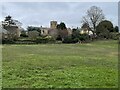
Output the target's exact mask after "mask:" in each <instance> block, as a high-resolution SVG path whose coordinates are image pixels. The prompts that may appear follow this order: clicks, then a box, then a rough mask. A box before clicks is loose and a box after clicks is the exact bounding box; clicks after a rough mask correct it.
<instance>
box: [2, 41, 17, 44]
mask: <svg viewBox="0 0 120 90" xmlns="http://www.w3.org/2000/svg"><path fill="white" fill-rule="evenodd" d="M2 44H15V41H13V40H2Z"/></svg>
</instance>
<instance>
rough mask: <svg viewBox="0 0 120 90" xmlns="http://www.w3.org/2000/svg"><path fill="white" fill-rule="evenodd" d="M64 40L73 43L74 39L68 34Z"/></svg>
mask: <svg viewBox="0 0 120 90" xmlns="http://www.w3.org/2000/svg"><path fill="white" fill-rule="evenodd" d="M62 42H63V43H73V39H72V37H71V36H68V37H66V38H64V40H63V41H62Z"/></svg>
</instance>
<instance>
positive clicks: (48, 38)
mask: <svg viewBox="0 0 120 90" xmlns="http://www.w3.org/2000/svg"><path fill="white" fill-rule="evenodd" d="M35 42H36V43H55V39H54V38H53V37H51V36H46V37H37V38H36V41H35Z"/></svg>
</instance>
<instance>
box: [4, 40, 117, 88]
mask: <svg viewBox="0 0 120 90" xmlns="http://www.w3.org/2000/svg"><path fill="white" fill-rule="evenodd" d="M2 56H3V57H2V64H3V65H2V67H3V69H2V74H3V76H2V80H3V81H2V83H3V84H2V86H3V87H4V88H115V87H118V44H117V41H113V40H109V41H95V42H92V43H88V44H38V45H3V46H2Z"/></svg>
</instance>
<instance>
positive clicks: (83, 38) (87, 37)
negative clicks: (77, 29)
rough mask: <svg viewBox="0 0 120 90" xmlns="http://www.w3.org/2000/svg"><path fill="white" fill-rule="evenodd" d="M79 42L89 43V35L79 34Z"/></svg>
mask: <svg viewBox="0 0 120 90" xmlns="http://www.w3.org/2000/svg"><path fill="white" fill-rule="evenodd" d="M79 40H80V41H81V42H85V41H89V35H88V34H80V37H79Z"/></svg>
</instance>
